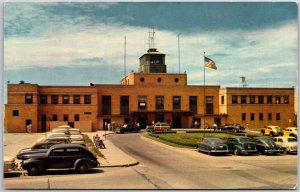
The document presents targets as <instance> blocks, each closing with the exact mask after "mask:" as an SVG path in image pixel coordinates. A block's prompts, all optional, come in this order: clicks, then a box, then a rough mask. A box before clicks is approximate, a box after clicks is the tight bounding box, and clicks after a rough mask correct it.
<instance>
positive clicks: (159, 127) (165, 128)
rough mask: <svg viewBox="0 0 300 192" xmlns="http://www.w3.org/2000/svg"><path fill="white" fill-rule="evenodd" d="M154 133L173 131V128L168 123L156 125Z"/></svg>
mask: <svg viewBox="0 0 300 192" xmlns="http://www.w3.org/2000/svg"><path fill="white" fill-rule="evenodd" d="M153 128H154V131H168V130H170V129H171V126H170V125H169V124H168V123H155V124H154V127H153Z"/></svg>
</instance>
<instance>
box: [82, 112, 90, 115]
mask: <svg viewBox="0 0 300 192" xmlns="http://www.w3.org/2000/svg"><path fill="white" fill-rule="evenodd" d="M83 114H85V115H91V114H92V112H84V113H83Z"/></svg>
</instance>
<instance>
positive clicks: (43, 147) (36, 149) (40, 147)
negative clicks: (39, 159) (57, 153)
mask: <svg viewBox="0 0 300 192" xmlns="http://www.w3.org/2000/svg"><path fill="white" fill-rule="evenodd" d="M57 144H60V143H59V141H57V142H41V143H35V144H33V145H32V146H31V147H29V148H24V149H22V150H20V151H19V152H18V154H17V159H19V160H25V158H24V155H27V154H32V153H46V152H47V151H48V149H49V148H50V147H51V146H53V145H57Z"/></svg>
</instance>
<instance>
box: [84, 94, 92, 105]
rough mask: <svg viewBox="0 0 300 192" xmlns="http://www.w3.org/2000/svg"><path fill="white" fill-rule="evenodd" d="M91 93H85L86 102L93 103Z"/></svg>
mask: <svg viewBox="0 0 300 192" xmlns="http://www.w3.org/2000/svg"><path fill="white" fill-rule="evenodd" d="M91 103H92V101H91V95H85V96H84V104H91Z"/></svg>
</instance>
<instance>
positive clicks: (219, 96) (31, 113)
mask: <svg viewBox="0 0 300 192" xmlns="http://www.w3.org/2000/svg"><path fill="white" fill-rule="evenodd" d="M139 60H140V65H139V72H138V73H130V74H128V75H127V76H126V77H124V78H122V79H121V83H120V84H93V83H91V84H90V85H87V86H67V85H66V86H55V85H53V86H48V85H47V86H43V85H38V84H31V83H26V82H23V81H21V82H20V83H19V84H8V93H7V94H8V96H7V98H8V99H7V104H6V105H5V120H4V127H5V128H6V129H7V131H8V132H11V133H12V132H26V126H27V125H28V124H32V132H46V131H49V130H50V129H51V128H53V127H57V126H59V125H63V124H69V125H70V126H72V127H76V128H80V129H82V130H83V131H96V130H98V129H104V127H105V126H104V125H105V124H106V123H112V122H115V123H117V124H124V123H129V122H139V124H140V125H141V127H142V128H144V127H145V126H146V124H148V123H151V122H153V121H154V122H158V121H160V122H168V123H170V124H171V126H172V127H173V128H188V127H194V123H195V122H196V121H197V122H198V124H200V125H201V126H202V127H203V124H204V122H205V123H207V124H208V125H209V126H212V125H213V124H214V123H217V124H219V125H223V124H229V123H239V124H241V125H243V126H245V125H246V124H247V123H248V124H249V126H250V127H264V126H265V125H271V124H272V125H278V126H281V127H283V128H284V127H287V126H292V125H295V124H296V122H295V119H296V115H295V110H294V103H295V102H296V101H295V96H294V92H295V90H294V88H256V87H253V88H251V87H226V88H221V87H220V86H219V85H215V86H211V85H210V86H205V87H204V86H203V85H188V83H187V74H185V73H167V70H166V69H167V68H166V64H165V54H163V53H160V52H159V51H158V50H157V49H155V48H150V49H149V50H148V51H147V53H145V54H144V55H142V56H141V57H140V58H139ZM105 122H106V123H105Z"/></svg>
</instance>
